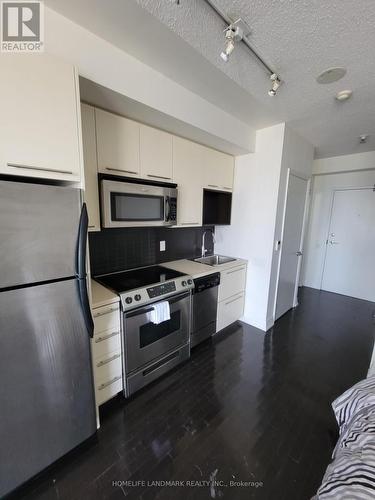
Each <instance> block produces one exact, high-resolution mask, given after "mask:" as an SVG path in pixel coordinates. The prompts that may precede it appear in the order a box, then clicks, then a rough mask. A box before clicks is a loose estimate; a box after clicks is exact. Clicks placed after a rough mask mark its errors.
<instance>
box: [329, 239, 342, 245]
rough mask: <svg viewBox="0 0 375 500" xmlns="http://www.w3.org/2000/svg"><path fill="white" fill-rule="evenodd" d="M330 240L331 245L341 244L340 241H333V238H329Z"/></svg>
mask: <svg viewBox="0 0 375 500" xmlns="http://www.w3.org/2000/svg"><path fill="white" fill-rule="evenodd" d="M329 242H330V243H331V245H339V244H340V243H339V242H338V241H333V240H329Z"/></svg>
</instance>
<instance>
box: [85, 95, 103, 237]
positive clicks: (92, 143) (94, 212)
mask: <svg viewBox="0 0 375 500" xmlns="http://www.w3.org/2000/svg"><path fill="white" fill-rule="evenodd" d="M81 117H82V141H83V161H84V167H85V195H84V197H85V202H86V205H87V212H88V215H89V231H99V230H100V214H99V190H98V164H97V157H96V137H95V109H94V108H93V107H92V106H88V105H87V104H82V105H81Z"/></svg>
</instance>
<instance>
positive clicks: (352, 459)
mask: <svg viewBox="0 0 375 500" xmlns="http://www.w3.org/2000/svg"><path fill="white" fill-rule="evenodd" d="M372 366H373V365H372ZM332 407H333V411H334V413H335V416H336V420H337V423H338V425H339V431H340V435H339V439H338V442H337V444H336V447H335V449H334V451H333V455H332V462H331V463H330V465H329V466H328V467H327V470H326V473H325V475H324V477H323V481H322V484H321V486H320V488H319V490H318V492H317V495H316V496H315V497H314V500H332V499H334V500H357V499H361V500H362V499H366V500H367V499H372V500H373V499H375V373H374V370H373V369H370V372H369V376H368V378H367V379H365V380H362V381H361V382H358V384H356V385H354V386H353V387H351V388H350V389H348V390H347V391H346V392H344V394H342V395H341V396H339V397H338V398H337V399H336V400H335V401H334V402H333V403H332Z"/></svg>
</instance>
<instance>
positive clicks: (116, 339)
mask: <svg viewBox="0 0 375 500" xmlns="http://www.w3.org/2000/svg"><path fill="white" fill-rule="evenodd" d="M120 335H121V332H120V329H119V328H114V329H113V331H106V332H103V333H101V334H98V335H95V337H94V340H93V342H92V344H91V346H92V356H93V358H94V360H96V359H97V358H100V357H101V356H105V355H106V354H109V353H110V352H114V351H121V338H120Z"/></svg>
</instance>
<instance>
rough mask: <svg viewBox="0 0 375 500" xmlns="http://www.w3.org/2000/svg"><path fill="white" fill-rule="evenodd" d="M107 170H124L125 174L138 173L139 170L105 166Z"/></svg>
mask: <svg viewBox="0 0 375 500" xmlns="http://www.w3.org/2000/svg"><path fill="white" fill-rule="evenodd" d="M105 169H106V170H113V172H123V173H125V174H138V172H134V171H133V170H122V169H121V168H111V167H105Z"/></svg>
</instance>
